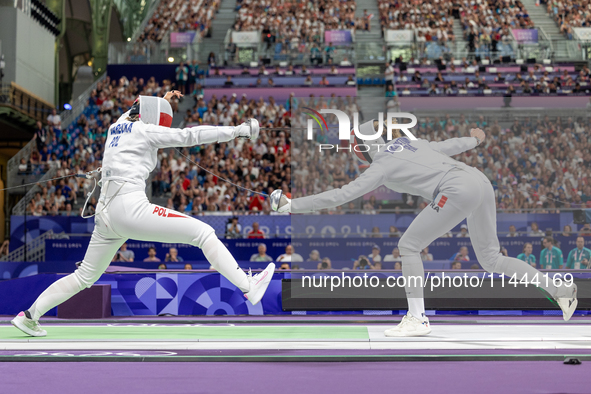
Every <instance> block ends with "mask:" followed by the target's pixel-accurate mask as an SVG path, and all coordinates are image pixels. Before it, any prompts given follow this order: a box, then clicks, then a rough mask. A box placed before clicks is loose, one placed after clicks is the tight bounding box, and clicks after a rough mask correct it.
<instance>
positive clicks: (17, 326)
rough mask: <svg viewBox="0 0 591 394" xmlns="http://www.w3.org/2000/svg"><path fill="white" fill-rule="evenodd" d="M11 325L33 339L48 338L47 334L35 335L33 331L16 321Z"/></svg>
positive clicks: (12, 321)
mask: <svg viewBox="0 0 591 394" xmlns="http://www.w3.org/2000/svg"><path fill="white" fill-rule="evenodd" d="M10 323H11V324H12V325H13V326H15V327H16V328H18V329H19V330H21V331H22V332H24V333H25V334H27V335H29V336H31V337H44V336H47V333H45V334H39V333H35V332H33V331H30V330H29V329H28V328H27V327H26V326H21V325H20V323H19V322H18V321H15V320H14V319H13V320H11V321H10Z"/></svg>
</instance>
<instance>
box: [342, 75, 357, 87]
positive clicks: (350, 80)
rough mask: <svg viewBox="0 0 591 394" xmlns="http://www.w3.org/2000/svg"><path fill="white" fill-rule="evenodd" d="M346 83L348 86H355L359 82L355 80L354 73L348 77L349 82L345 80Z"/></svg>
mask: <svg viewBox="0 0 591 394" xmlns="http://www.w3.org/2000/svg"><path fill="white" fill-rule="evenodd" d="M345 85H347V86H355V85H357V82H355V80H354V79H353V76H352V75H349V76H348V77H347V82H345Z"/></svg>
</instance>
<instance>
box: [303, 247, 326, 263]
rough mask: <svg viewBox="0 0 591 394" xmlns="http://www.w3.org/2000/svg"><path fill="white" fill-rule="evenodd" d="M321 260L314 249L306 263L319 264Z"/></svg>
mask: <svg viewBox="0 0 591 394" xmlns="http://www.w3.org/2000/svg"><path fill="white" fill-rule="evenodd" d="M321 260H322V259H321V258H320V252H319V251H317V250H316V249H314V250H312V251H311V252H310V254H309V255H308V260H306V261H311V262H315V263H319V262H320V261H321Z"/></svg>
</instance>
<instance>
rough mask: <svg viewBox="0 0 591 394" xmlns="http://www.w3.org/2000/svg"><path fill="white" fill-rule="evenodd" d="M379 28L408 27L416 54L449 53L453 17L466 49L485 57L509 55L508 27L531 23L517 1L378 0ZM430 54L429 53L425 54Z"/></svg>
mask: <svg viewBox="0 0 591 394" xmlns="http://www.w3.org/2000/svg"><path fill="white" fill-rule="evenodd" d="M378 8H379V12H380V22H381V25H382V28H384V29H393V30H411V31H413V32H414V36H415V41H416V43H417V46H418V50H419V52H420V53H427V54H428V55H429V53H431V52H433V53H434V54H435V55H439V54H442V53H443V54H444V53H445V52H449V43H452V42H455V40H456V39H457V37H455V35H454V32H453V25H454V18H455V19H458V21H459V23H460V26H461V28H462V32H463V38H464V39H465V40H467V41H468V46H469V50H470V52H477V53H479V55H480V56H489V55H490V54H491V53H492V52H502V53H503V56H505V55H507V56H508V55H510V54H511V48H510V45H509V41H510V40H511V29H529V28H532V27H533V22H532V21H531V19H530V18H529V15H528V14H527V10H526V9H525V7H524V6H523V3H521V2H520V1H519V0H489V1H482V2H474V1H469V0H463V1H457V0H428V1H422V2H421V3H420V4H419V5H417V4H415V3H412V2H404V1H399V0H379V1H378ZM429 57H433V56H429Z"/></svg>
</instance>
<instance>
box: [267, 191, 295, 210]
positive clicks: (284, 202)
mask: <svg viewBox="0 0 591 394" xmlns="http://www.w3.org/2000/svg"><path fill="white" fill-rule="evenodd" d="M270 197H271V209H272V210H274V211H276V212H279V213H284V212H289V213H291V200H290V199H289V198H287V197H285V195H284V194H283V191H282V190H281V189H277V190H275V191H274V192H273V193H271V196H270Z"/></svg>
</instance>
